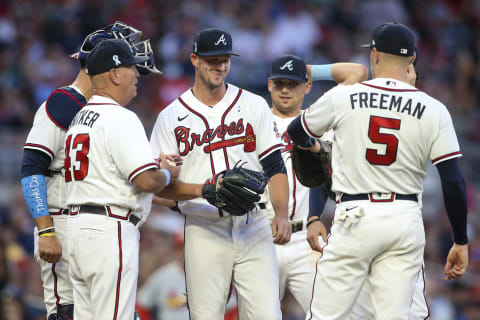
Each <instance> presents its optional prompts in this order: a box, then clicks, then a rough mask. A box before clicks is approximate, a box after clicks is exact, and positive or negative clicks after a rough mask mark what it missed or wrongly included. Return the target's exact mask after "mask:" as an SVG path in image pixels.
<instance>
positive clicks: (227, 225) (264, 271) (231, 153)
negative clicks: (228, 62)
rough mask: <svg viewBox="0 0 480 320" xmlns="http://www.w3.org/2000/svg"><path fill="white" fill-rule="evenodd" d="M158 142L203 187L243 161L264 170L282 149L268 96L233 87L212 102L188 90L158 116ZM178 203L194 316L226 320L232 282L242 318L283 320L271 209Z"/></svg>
mask: <svg viewBox="0 0 480 320" xmlns="http://www.w3.org/2000/svg"><path fill="white" fill-rule="evenodd" d="M151 144H152V147H153V150H154V152H155V154H158V153H159V152H163V153H166V154H171V153H179V154H180V155H181V156H182V157H183V158H184V161H183V166H182V170H181V171H180V177H179V180H181V181H183V182H185V183H196V184H202V183H204V182H205V181H206V180H207V179H208V178H210V177H211V176H212V175H215V174H217V173H219V172H221V171H223V170H225V169H230V168H233V167H234V166H235V164H236V163H237V162H239V161H242V162H246V164H245V165H244V167H246V168H248V169H252V170H256V171H262V170H263V169H262V166H261V163H260V160H261V159H264V158H265V157H267V156H268V155H269V154H271V153H272V152H274V151H275V150H279V149H280V148H282V144H281V143H280V141H279V140H278V139H277V138H276V137H275V135H274V132H273V117H272V114H271V112H270V109H269V108H268V105H267V103H266V101H265V99H263V98H262V97H260V96H257V95H255V94H252V93H250V92H248V91H245V90H242V89H240V88H238V87H236V86H233V85H231V84H229V85H228V88H227V91H226V93H225V95H224V97H223V98H222V99H221V100H220V101H219V102H218V103H217V104H216V105H215V106H212V107H209V106H207V105H205V104H203V103H202V102H201V101H199V100H198V99H197V98H196V97H195V96H194V94H193V92H192V91H191V90H188V91H186V92H184V93H183V94H182V95H181V96H180V97H179V98H178V99H177V100H175V101H174V102H172V103H171V104H170V105H169V106H168V107H167V108H166V109H165V110H163V111H162V112H161V113H160V115H159V116H158V119H157V122H156V123H155V126H154V129H153V132H152V137H151ZM263 199H265V198H263ZM263 199H262V202H265V200H263ZM179 207H180V210H181V211H182V212H183V213H185V214H186V219H185V278H186V284H187V298H188V306H189V313H190V317H191V318H192V319H223V317H224V313H225V303H226V301H227V297H228V293H229V292H230V286H231V284H232V283H233V285H234V286H235V288H236V289H237V296H238V311H239V317H240V318H242V319H243V318H245V319H253V318H258V319H271V320H273V319H276V320H277V319H281V311H280V302H279V300H278V296H277V295H274V294H272V292H278V290H279V289H278V266H277V262H276V257H275V248H274V245H273V238H272V229H271V226H270V223H269V221H268V217H267V214H266V211H265V210H262V209H260V208H261V207H260V206H259V208H256V209H254V210H252V211H251V213H249V215H244V216H231V215H229V214H228V213H227V212H224V211H222V210H219V209H218V208H216V207H214V206H212V205H210V204H209V203H208V202H207V201H206V200H204V199H200V198H198V199H194V200H189V201H180V203H179ZM254 270H255V271H254ZM205 292H208V293H209V294H208V295H206V294H205Z"/></svg>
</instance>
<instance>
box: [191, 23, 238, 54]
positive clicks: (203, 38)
mask: <svg viewBox="0 0 480 320" xmlns="http://www.w3.org/2000/svg"><path fill="white" fill-rule="evenodd" d="M192 53H195V54H196V55H198V56H218V55H221V54H230V55H234V56H238V55H239V54H237V53H234V52H233V51H232V36H231V35H230V33H228V32H226V31H224V30H221V29H217V28H207V29H203V30H201V31H200V32H199V33H197V35H196V36H195V39H194V40H193V50H192Z"/></svg>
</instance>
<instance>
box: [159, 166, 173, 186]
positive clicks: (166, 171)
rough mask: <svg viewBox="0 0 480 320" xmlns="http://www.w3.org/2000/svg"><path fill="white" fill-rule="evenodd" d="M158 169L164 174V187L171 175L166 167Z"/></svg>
mask: <svg viewBox="0 0 480 320" xmlns="http://www.w3.org/2000/svg"><path fill="white" fill-rule="evenodd" d="M160 171H162V172H163V174H164V175H165V179H166V180H165V187H166V186H168V184H169V183H170V179H171V177H172V176H171V175H170V171H168V170H167V169H160Z"/></svg>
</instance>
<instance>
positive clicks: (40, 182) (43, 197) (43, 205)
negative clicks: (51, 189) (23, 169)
mask: <svg viewBox="0 0 480 320" xmlns="http://www.w3.org/2000/svg"><path fill="white" fill-rule="evenodd" d="M22 191H23V198H24V199H25V203H26V204H27V207H28V211H30V214H31V216H32V218H33V219H37V218H39V217H43V216H46V215H48V214H49V213H48V204H47V183H46V181H45V176H44V175H41V174H35V175H32V176H28V177H25V178H23V179H22Z"/></svg>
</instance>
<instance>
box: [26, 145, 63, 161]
mask: <svg viewBox="0 0 480 320" xmlns="http://www.w3.org/2000/svg"><path fill="white" fill-rule="evenodd" d="M23 148H25V149H36V150H39V149H40V150H42V151H43V152H45V153H47V154H48V156H49V157H50V158H52V160H53V158H55V154H54V153H53V151H52V150H50V149H49V148H47V147H45V146H42V145H41V144H36V143H25V144H24V145H23Z"/></svg>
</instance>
